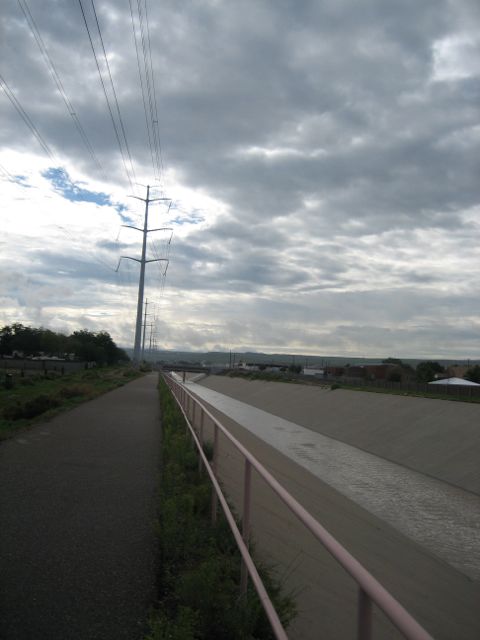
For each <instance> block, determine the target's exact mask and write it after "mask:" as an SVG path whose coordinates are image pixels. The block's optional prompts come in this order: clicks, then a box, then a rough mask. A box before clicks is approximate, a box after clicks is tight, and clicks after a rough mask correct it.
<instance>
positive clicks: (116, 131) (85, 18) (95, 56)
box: [78, 0, 135, 191]
mask: <svg viewBox="0 0 480 640" xmlns="http://www.w3.org/2000/svg"><path fill="white" fill-rule="evenodd" d="M78 3H79V5H80V10H81V12H82V17H83V22H84V24H85V28H86V30H87V34H88V39H89V41H90V46H91V49H92V53H93V57H94V59H95V64H96V66H97V71H98V75H99V77H100V82H101V85H102V88H103V93H104V95H105V101H106V103H107V108H108V112H109V114H110V120H111V121H112V125H113V130H114V132H115V137H116V139H117V143H118V148H119V150H120V155H121V156H122V162H123V167H124V169H125V174H126V176H127V179H128V182H129V183H130V188H131V189H132V191H135V188H134V186H133V183H134V181H135V178H134V180H133V181H132V176H133V177H134V173H133V172H132V176H130V172H129V170H128V167H127V161H126V159H125V152H124V150H123V145H122V142H121V140H120V134H119V132H118V128H117V124H116V122H115V118H114V115H113V111H112V107H111V105H110V100H109V98H108V93H107V88H106V86H105V81H104V79H103V76H102V71H101V69H100V63H99V62H98V57H97V52H96V51H95V46H94V44H93V39H92V34H91V33H90V28H89V26H88V22H87V16H86V15H85V10H84V7H83V3H82V0H78ZM92 5H93V0H92ZM95 15H96V12H95ZM97 25H98V21H97ZM98 28H99V27H98ZM104 52H105V49H104ZM105 58H106V54H105ZM107 64H108V62H107ZM110 79H111V76H110ZM112 84H113V81H112ZM115 96H116V94H115ZM117 106H118V102H117ZM118 111H119V112H120V108H119V107H118ZM132 169H133V165H132Z"/></svg>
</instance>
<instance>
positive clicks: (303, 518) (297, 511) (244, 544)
mask: <svg viewBox="0 0 480 640" xmlns="http://www.w3.org/2000/svg"><path fill="white" fill-rule="evenodd" d="M163 377H164V380H165V381H166V383H167V384H168V386H169V387H170V389H171V391H172V393H173V395H174V397H175V398H176V401H177V403H178V404H179V406H180V408H181V410H182V413H183V415H184V417H185V419H186V423H187V428H188V429H189V430H190V432H191V434H192V437H193V440H194V442H195V444H196V446H197V448H198V451H199V454H200V460H199V465H200V466H201V465H202V464H203V465H204V466H205V469H206V471H207V473H208V474H209V476H210V478H211V480H212V484H213V489H212V519H213V520H215V518H216V514H217V504H218V501H219V502H220V504H221V506H222V509H223V511H224V513H225V516H226V518H227V521H228V523H229V525H230V527H231V529H232V532H233V535H234V537H235V540H236V542H237V544H238V547H239V549H240V552H241V555H242V558H243V564H242V569H241V587H240V588H241V591H242V592H243V593H244V592H245V591H246V587H247V580H248V575H250V578H251V579H252V582H253V584H254V586H255V588H256V590H257V593H258V595H259V597H260V600H261V602H262V605H263V607H264V609H265V612H266V614H267V616H268V619H269V620H270V623H271V625H272V629H273V631H274V634H275V637H276V638H277V639H278V640H287V635H286V632H285V630H284V629H283V627H282V625H281V623H280V620H279V618H278V616H277V614H276V612H275V609H274V607H273V604H272V602H271V600H270V598H269V597H268V594H267V592H266V590H265V587H264V586H263V584H262V582H261V579H260V577H259V575H258V572H257V570H256V568H255V565H254V563H253V560H252V558H251V556H250V554H249V551H248V548H249V538H250V524H251V523H250V505H251V476H252V470H253V469H254V470H255V471H256V472H257V474H258V475H259V476H260V477H261V478H262V479H263V481H264V482H265V483H266V484H267V485H268V486H269V487H270V488H271V489H272V490H273V491H274V492H275V493H276V494H277V496H278V497H279V498H280V499H281V500H282V502H283V503H284V504H285V505H286V506H287V507H288V509H290V511H291V512H292V513H293V514H294V515H295V516H296V518H297V519H298V520H299V521H300V522H301V523H302V524H303V525H304V526H305V527H306V528H307V529H308V530H309V531H310V532H311V533H312V534H313V535H314V536H315V538H316V539H317V540H318V541H319V542H320V543H321V544H322V545H323V546H324V547H325V549H326V550H327V551H328V552H329V553H330V554H331V555H332V556H333V557H334V558H335V559H336V561H337V562H338V563H339V564H340V565H341V566H342V567H343V568H344V569H345V570H346V571H347V572H348V573H349V574H350V576H351V577H352V578H353V579H354V580H355V582H356V583H357V585H358V607H357V638H358V640H370V639H371V638H372V613H373V611H372V610H373V607H372V605H373V604H376V605H377V607H379V608H380V609H381V610H382V611H383V612H384V614H385V615H386V616H387V617H388V618H389V619H390V621H391V622H392V623H393V624H394V626H395V627H396V628H397V629H398V630H399V631H400V632H401V633H402V634H403V636H404V637H405V638H407V639H409V640H428V639H430V640H432V637H431V635H430V634H429V633H427V632H426V631H425V630H424V629H423V628H422V627H421V626H420V625H419V624H418V623H417V621H416V620H415V619H414V618H413V617H412V616H411V615H410V614H409V613H408V611H406V610H405V608H404V607H402V605H401V604H400V603H399V602H397V601H396V600H395V599H394V598H393V596H392V595H391V594H390V593H389V592H388V591H387V590H386V589H385V588H384V587H383V586H382V585H381V584H380V583H379V582H378V581H377V580H376V579H375V578H374V577H373V576H372V575H371V574H370V573H369V572H368V571H367V570H366V569H365V568H364V567H363V566H362V565H361V564H360V563H359V562H358V561H357V560H356V559H355V558H354V557H353V556H352V555H351V554H350V553H349V552H348V551H347V550H346V549H345V548H344V547H342V545H341V544H340V543H339V542H338V541H337V540H336V539H335V538H334V537H333V536H332V535H331V534H330V533H329V532H328V531H327V530H326V529H325V528H324V527H322V525H321V524H320V523H319V522H318V521H317V520H315V518H313V516H312V515H311V514H310V513H308V511H306V509H304V507H302V505H301V504H300V503H299V502H298V501H297V500H295V498H293V496H291V495H290V494H289V493H288V492H287V491H286V490H285V489H284V487H282V486H281V485H280V483H279V482H278V481H277V480H276V479H275V478H274V477H273V476H272V475H271V474H270V473H269V471H267V469H265V467H264V466H263V465H262V464H261V463H260V462H259V461H258V460H257V459H256V458H255V457H254V456H253V455H252V454H251V453H250V451H248V450H247V449H246V448H245V447H244V446H243V445H242V444H241V443H240V442H239V441H238V440H236V438H234V437H233V436H232V435H231V434H230V432H229V431H228V430H227V429H226V428H225V427H224V426H223V425H222V424H221V423H220V421H219V420H218V419H217V418H215V417H214V416H213V415H212V413H211V412H210V411H209V410H208V409H207V408H206V407H205V405H204V404H203V403H201V402H200V401H199V400H198V399H197V398H196V397H195V396H194V395H193V394H192V393H190V392H189V391H188V390H187V389H186V387H185V386H184V385H182V384H180V383H179V382H178V381H177V380H175V379H174V378H173V377H171V376H168V375H163ZM197 414H198V415H197ZM206 416H208V418H209V419H210V420H211V421H212V423H213V426H214V436H213V460H212V464H211V465H210V464H209V463H208V461H207V458H206V457H205V454H204V453H203V448H202V445H203V440H204V433H203V432H204V423H205V417H206ZM196 423H198V425H199V426H198V434H197V432H196V429H195V424H196ZM220 433H221V434H222V435H223V436H224V437H226V438H227V439H228V440H229V441H230V442H231V443H232V444H233V445H234V447H235V448H236V449H237V450H238V451H239V452H240V454H241V455H242V456H243V459H244V478H243V513H242V532H241V533H240V531H239V529H238V527H237V525H236V522H235V519H234V517H233V515H232V513H231V511H230V509H229V507H228V504H227V501H226V500H225V497H224V496H223V493H222V490H221V488H220V485H219V482H218V479H217V465H218V456H219V434H220ZM247 573H248V575H247Z"/></svg>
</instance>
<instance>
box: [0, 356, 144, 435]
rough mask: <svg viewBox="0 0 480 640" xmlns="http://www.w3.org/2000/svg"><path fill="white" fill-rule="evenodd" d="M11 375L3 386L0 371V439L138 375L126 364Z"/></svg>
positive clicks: (3, 376)
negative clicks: (68, 371)
mask: <svg viewBox="0 0 480 640" xmlns="http://www.w3.org/2000/svg"><path fill="white" fill-rule="evenodd" d="M11 375H12V377H11V378H9V382H10V383H13V386H12V388H6V385H5V380H6V378H5V376H6V374H5V373H3V372H2V374H0V440H1V439H5V438H8V437H10V436H12V435H13V434H15V433H16V432H18V431H19V430H21V429H24V428H26V427H28V426H30V425H31V424H34V423H36V422H38V421H40V420H46V419H48V418H51V417H52V416H54V415H56V414H58V413H60V412H62V411H66V410H68V409H72V408H73V407H75V406H77V405H79V404H80V403H82V402H85V401H87V400H92V399H93V398H96V397H97V396H99V395H101V394H103V393H106V392H107V391H110V390H112V389H115V388H116V387H119V386H121V385H123V384H125V383H126V382H128V381H129V380H132V379H134V378H136V377H138V376H140V375H142V374H141V373H140V372H138V371H136V370H134V369H132V368H129V367H104V368H103V367H102V368H97V369H88V370H85V371H79V372H77V373H71V374H67V375H64V376H61V375H60V374H59V373H57V372H54V371H51V372H48V373H47V374H46V375H45V374H41V375H40V374H35V375H26V376H25V377H23V376H21V375H20V373H19V372H14V373H11Z"/></svg>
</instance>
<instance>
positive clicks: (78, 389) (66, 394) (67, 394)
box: [58, 384, 94, 399]
mask: <svg viewBox="0 0 480 640" xmlns="http://www.w3.org/2000/svg"><path fill="white" fill-rule="evenodd" d="M93 391H94V389H93V387H92V386H91V385H89V384H71V385H69V386H68V387H62V389H60V391H59V392H58V393H59V395H60V396H61V397H62V398H65V399H69V398H82V397H84V396H89V395H90V394H91V393H92V392H93Z"/></svg>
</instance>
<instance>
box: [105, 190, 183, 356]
mask: <svg viewBox="0 0 480 640" xmlns="http://www.w3.org/2000/svg"><path fill="white" fill-rule="evenodd" d="M149 196H150V185H147V197H146V198H140V197H139V196H130V197H131V198H136V199H137V200H141V201H142V202H145V220H144V223H143V229H140V228H139V227H134V226H132V225H129V224H122V227H127V228H128V229H135V231H141V232H142V233H143V243H142V257H141V258H132V257H131V256H121V257H120V260H119V261H118V265H117V269H116V271H118V269H119V267H120V263H121V261H122V260H134V261H135V262H139V263H140V279H139V282H138V300H137V321H136V324H135V343H134V346H133V362H134V364H137V365H138V364H139V363H140V350H141V342H142V310H143V292H144V289H145V265H147V264H148V263H149V262H166V263H167V266H168V258H155V259H152V260H147V259H146V253H147V234H148V233H151V232H152V231H171V229H169V228H167V227H160V228H158V229H149V228H148V205H149V204H150V202H158V201H159V200H166V201H168V202H170V205H171V203H172V201H171V199H170V198H150V197H149ZM169 208H170V207H169Z"/></svg>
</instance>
